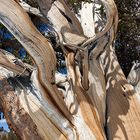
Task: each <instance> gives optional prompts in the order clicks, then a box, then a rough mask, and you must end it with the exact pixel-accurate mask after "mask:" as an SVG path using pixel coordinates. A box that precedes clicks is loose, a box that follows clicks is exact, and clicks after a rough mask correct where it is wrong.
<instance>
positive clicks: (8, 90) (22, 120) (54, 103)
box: [0, 0, 140, 140]
mask: <svg viewBox="0 0 140 140" xmlns="http://www.w3.org/2000/svg"><path fill="white" fill-rule="evenodd" d="M101 2H102V3H103V6H104V7H105V11H106V18H107V19H106V21H107V23H106V25H105V27H104V28H103V30H102V31H100V32H98V33H95V26H94V25H93V26H91V24H94V19H92V18H85V12H81V14H82V15H81V20H82V21H81V23H82V24H81V23H80V22H79V20H78V19H77V18H76V16H75V14H74V13H73V12H72V11H71V10H70V8H69V7H68V6H67V5H66V3H65V1H63V0H56V1H48V0H41V1H39V0H38V5H39V7H40V11H41V13H42V14H41V13H40V12H39V11H38V10H35V9H32V10H28V7H25V6H24V5H23V4H22V3H21V1H20V2H17V1H14V0H6V1H5V0H0V5H1V8H0V22H1V23H2V24H3V25H4V26H5V27H6V28H7V29H8V30H9V31H10V32H11V33H12V34H13V35H14V36H15V37H16V39H17V40H18V41H19V42H20V43H21V44H22V45H23V47H24V48H25V49H26V50H27V51H28V53H29V54H30V55H31V57H32V58H33V60H34V62H35V64H36V66H34V67H33V66H29V65H28V64H25V63H23V62H21V61H20V60H18V59H16V58H15V57H14V56H13V55H11V54H9V53H7V52H4V51H2V50H0V99H1V104H2V108H3V111H4V114H5V117H6V120H7V122H8V124H9V126H10V127H11V128H12V129H13V130H14V131H15V132H16V134H17V135H18V136H19V138H21V139H25V140H47V139H48V140H52V139H53V140H55V139H56V140H58V139H69V140H77V139H79V140H94V139H97V140H104V139H110V140H112V139H133V140H134V139H136V140H137V139H138V137H139V135H140V133H139V126H140V124H139V123H140V122H139V118H140V115H139V110H138V109H139V106H140V102H139V98H138V96H139V95H138V94H137V93H136V92H135V90H134V88H133V86H132V85H130V84H129V83H128V82H127V80H126V78H125V76H124V74H123V72H122V70H121V68H120V66H119V63H118V61H117V58H116V54H115V53H114V48H113V47H112V45H113V44H114V39H115V35H116V30H117V24H118V14H117V9H116V6H115V3H114V1H113V0H101ZM22 6H23V7H22ZM88 7H89V9H88ZM91 7H93V5H92V4H89V3H86V6H85V7H84V8H83V10H82V11H84V10H86V8H87V9H88V11H89V13H90V12H91V13H90V14H89V17H91V14H92V10H91V9H92V8H91ZM23 8H24V9H23ZM25 10H26V11H27V12H30V13H32V14H36V15H37V16H39V17H42V16H43V17H44V18H46V19H47V20H49V22H51V24H52V25H53V27H54V29H55V31H56V34H57V35H58V39H59V40H58V42H57V43H58V46H60V47H61V48H62V50H63V52H64V55H65V58H66V67H67V71H68V74H67V76H64V75H61V76H60V75H58V74H57V73H56V72H55V71H56V56H55V51H54V49H53V47H52V46H51V44H50V43H49V42H48V41H47V39H46V38H45V37H43V36H42V35H41V34H40V32H39V31H38V30H37V29H36V27H35V26H34V25H33V23H32V22H31V20H30V18H29V16H28V14H27V13H26V11H25ZM87 17H88V15H87ZM89 19H90V20H91V21H89ZM89 23H90V24H89ZM85 25H86V26H85ZM91 31H92V32H91ZM21 73H22V74H21ZM60 85H61V86H60ZM62 87H63V88H62ZM136 126H137V127H136Z"/></svg>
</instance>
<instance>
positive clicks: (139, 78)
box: [127, 62, 140, 94]
mask: <svg viewBox="0 0 140 140" xmlns="http://www.w3.org/2000/svg"><path fill="white" fill-rule="evenodd" d="M127 81H128V83H130V84H131V85H132V86H134V88H135V90H136V91H137V93H139V94H140V63H139V62H135V63H134V65H133V67H132V69H131V71H130V73H129V75H128V77H127Z"/></svg>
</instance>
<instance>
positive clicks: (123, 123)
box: [102, 47, 140, 140]
mask: <svg viewBox="0 0 140 140" xmlns="http://www.w3.org/2000/svg"><path fill="white" fill-rule="evenodd" d="M102 60H103V66H104V71H105V79H106V84H107V85H106V90H107V97H106V98H107V99H106V100H107V101H106V102H107V106H106V108H107V111H106V115H107V116H106V119H107V120H106V131H107V138H108V139H109V140H118V139H121V140H137V139H139V136H140V121H139V120H140V110H139V108H140V98H139V95H138V94H137V93H136V91H135V90H134V87H133V86H132V85H130V84H129V83H128V82H127V80H126V78H125V76H124V74H123V72H122V70H121V68H120V65H119V63H118V60H117V58H116V54H115V52H114V50H113V49H112V47H110V49H108V50H107V51H106V52H104V53H103V58H102Z"/></svg>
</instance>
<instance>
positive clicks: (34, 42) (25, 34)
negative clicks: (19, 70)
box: [0, 0, 72, 121]
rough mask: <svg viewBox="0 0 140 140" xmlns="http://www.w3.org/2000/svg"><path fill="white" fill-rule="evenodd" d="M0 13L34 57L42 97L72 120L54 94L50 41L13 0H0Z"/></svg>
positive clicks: (4, 22)
mask: <svg viewBox="0 0 140 140" xmlns="http://www.w3.org/2000/svg"><path fill="white" fill-rule="evenodd" d="M0 15H1V16H0V22H1V23H2V24H3V25H4V26H5V27H7V29H8V30H9V31H10V32H11V33H12V34H13V35H14V36H15V37H16V38H17V40H18V41H19V42H20V43H21V44H22V45H23V47H24V48H25V49H26V50H27V51H28V52H29V54H30V55H31V56H32V58H33V59H34V61H35V63H36V65H37V69H38V80H39V82H40V86H41V87H42V88H44V89H45V90H44V91H45V92H42V93H41V94H42V96H43V97H44V99H45V98H46V100H53V101H54V102H55V103H56V105H57V106H58V108H59V109H60V110H61V112H62V113H63V114H64V115H65V116H66V117H68V119H69V120H70V121H72V116H71V114H70V113H69V112H68V110H67V108H66V106H65V103H64V101H63V99H62V97H60V94H55V92H57V93H59V91H58V90H57V88H56V86H55V67H56V56H55V53H54V50H53V48H52V46H51V45H50V43H49V42H48V41H47V39H46V38H45V37H43V36H42V35H41V34H40V33H39V32H38V30H37V29H36V28H35V26H34V25H33V23H32V22H31V20H30V18H29V17H28V15H27V14H26V13H25V11H24V10H23V9H22V8H21V7H20V5H19V4H17V3H16V2H15V1H13V0H7V1H5V0H1V8H0ZM19 15H20V16H19ZM9 23H10V24H9ZM46 56H48V57H46ZM50 64H51V65H50ZM53 85H54V86H53ZM65 113H66V114H65Z"/></svg>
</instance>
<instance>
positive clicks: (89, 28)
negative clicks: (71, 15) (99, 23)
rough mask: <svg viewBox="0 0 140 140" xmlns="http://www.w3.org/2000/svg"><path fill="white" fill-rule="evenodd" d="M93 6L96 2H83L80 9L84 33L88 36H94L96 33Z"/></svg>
mask: <svg viewBox="0 0 140 140" xmlns="http://www.w3.org/2000/svg"><path fill="white" fill-rule="evenodd" d="M93 8H94V2H92V3H88V2H82V8H81V10H80V15H81V17H80V20H81V26H82V28H83V31H84V35H85V36H87V37H93V36H94V35H95V23H94V15H93Z"/></svg>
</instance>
